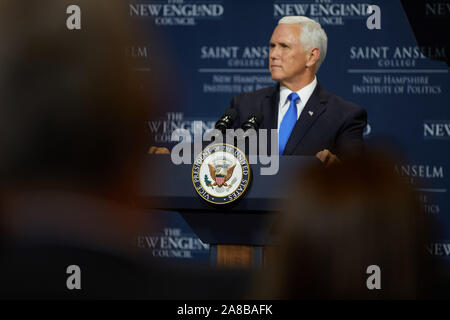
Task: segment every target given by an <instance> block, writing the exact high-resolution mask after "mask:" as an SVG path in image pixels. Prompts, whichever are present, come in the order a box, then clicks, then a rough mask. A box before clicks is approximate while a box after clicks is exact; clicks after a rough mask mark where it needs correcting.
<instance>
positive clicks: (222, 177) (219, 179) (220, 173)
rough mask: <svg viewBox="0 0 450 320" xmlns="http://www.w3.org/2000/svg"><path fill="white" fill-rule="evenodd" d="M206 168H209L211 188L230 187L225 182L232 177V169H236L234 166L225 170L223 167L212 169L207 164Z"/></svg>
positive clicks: (212, 167)
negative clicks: (211, 181)
mask: <svg viewBox="0 0 450 320" xmlns="http://www.w3.org/2000/svg"><path fill="white" fill-rule="evenodd" d="M208 167H209V174H210V175H211V177H212V179H213V180H214V182H213V183H212V184H211V187H215V186H218V187H219V188H220V187H222V186H225V187H228V188H231V185H228V184H227V181H228V180H230V178H231V176H232V175H233V171H234V168H235V167H236V164H234V165H233V166H231V167H229V168H225V167H223V166H217V167H214V166H212V165H211V164H209V163H208Z"/></svg>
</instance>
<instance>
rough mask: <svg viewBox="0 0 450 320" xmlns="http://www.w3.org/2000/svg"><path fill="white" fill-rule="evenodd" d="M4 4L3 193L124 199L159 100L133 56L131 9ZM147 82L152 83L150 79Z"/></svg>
mask: <svg viewBox="0 0 450 320" xmlns="http://www.w3.org/2000/svg"><path fill="white" fill-rule="evenodd" d="M71 4H72V2H71V1H64V0H63V1H48V0H39V1H35V0H30V1H13V0H11V1H9V0H7V1H2V5H1V7H2V9H1V10H0V34H1V38H2V49H1V50H0V70H1V71H0V103H1V106H2V107H1V108H0V136H1V138H0V147H1V150H2V157H1V160H0V173H1V175H2V181H3V183H4V185H3V187H8V188H11V187H14V188H16V187H18V188H22V187H30V186H33V187H35V186H38V185H39V186H44V185H45V186H46V187H48V186H52V187H57V188H62V189H66V188H67V189H77V190H84V191H85V192H86V193H95V194H100V195H102V196H107V197H114V199H116V200H119V199H121V198H126V197H127V196H128V194H129V193H130V192H131V191H133V188H132V186H133V183H134V181H133V179H134V178H135V177H136V173H137V170H136V168H138V167H139V161H140V159H142V154H144V153H145V151H146V149H147V148H148V146H146V143H145V140H144V139H145V137H144V128H145V120H147V119H148V113H149V112H151V111H152V110H151V108H152V102H151V101H150V100H149V97H152V92H149V91H147V92H145V94H144V92H143V90H140V86H141V84H142V83H141V80H142V79H139V78H138V76H140V75H139V74H138V73H137V72H135V71H133V70H132V68H131V64H130V60H129V59H128V58H127V57H126V54H125V52H126V47H127V46H130V45H133V44H135V43H137V42H138V41H139V36H140V35H139V34H138V33H137V32H136V31H135V30H134V29H133V26H132V25H131V23H130V19H127V18H128V17H127V16H126V14H127V12H128V11H127V6H126V3H124V2H123V1H115V0H113V1H110V0H99V1H88V0H80V1H77V2H76V4H77V5H78V6H79V7H80V9H81V29H80V30H69V29H68V28H67V27H66V19H68V18H69V16H70V14H67V13H66V9H67V7H69V5H71ZM146 75H148V74H146Z"/></svg>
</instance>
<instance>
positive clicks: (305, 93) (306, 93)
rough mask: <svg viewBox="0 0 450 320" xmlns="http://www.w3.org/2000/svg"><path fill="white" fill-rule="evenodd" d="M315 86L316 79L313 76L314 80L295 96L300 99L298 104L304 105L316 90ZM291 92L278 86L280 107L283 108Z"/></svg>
mask: <svg viewBox="0 0 450 320" xmlns="http://www.w3.org/2000/svg"><path fill="white" fill-rule="evenodd" d="M316 85H317V78H316V76H314V80H313V81H311V83H310V84H308V85H306V86H305V87H303V88H301V89H300V90H299V91H297V94H298V96H299V97H300V102H301V103H302V105H306V103H307V102H308V100H309V98H310V97H311V95H312V93H313V91H314V89H315V88H316ZM292 92H293V91H291V90H289V89H288V88H287V87H285V86H283V85H282V84H280V101H282V104H281V106H284V105H285V104H286V100H287V98H288V96H289V95H290V94H291V93H292Z"/></svg>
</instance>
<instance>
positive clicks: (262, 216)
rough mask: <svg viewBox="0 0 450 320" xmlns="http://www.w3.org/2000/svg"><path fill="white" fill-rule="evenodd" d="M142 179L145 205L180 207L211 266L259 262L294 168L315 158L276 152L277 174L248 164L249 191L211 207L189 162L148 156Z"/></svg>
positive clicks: (262, 260) (295, 171)
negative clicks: (204, 246) (203, 245)
mask: <svg viewBox="0 0 450 320" xmlns="http://www.w3.org/2000/svg"><path fill="white" fill-rule="evenodd" d="M147 157H148V159H147V160H146V163H145V167H144V174H143V176H142V180H141V183H140V186H139V187H140V195H139V199H138V201H139V204H140V205H141V206H143V207H144V208H145V209H158V210H170V211H178V212H179V213H180V214H181V216H182V217H183V219H184V220H185V221H186V223H187V224H188V225H189V226H190V227H191V229H192V230H193V231H194V232H195V233H196V234H197V236H198V237H199V238H200V240H201V241H202V242H203V243H207V244H209V245H210V260H211V264H213V265H217V266H219V267H225V266H231V267H250V266H261V265H263V264H265V261H266V262H267V259H269V256H270V249H269V247H270V246H271V245H273V244H274V243H276V234H273V232H272V231H273V230H272V229H273V227H274V225H275V223H276V219H277V212H278V211H280V210H281V209H282V206H283V203H285V200H286V199H287V196H286V195H287V188H288V187H289V185H290V184H292V182H293V181H292V179H294V178H295V177H297V176H298V172H299V171H300V170H303V169H304V168H305V167H309V166H311V165H313V164H314V163H317V162H319V160H318V159H317V158H315V157H303V156H280V158H279V171H278V173H277V174H276V175H261V174H260V168H261V167H267V166H268V165H261V164H252V165H251V175H252V176H251V182H250V185H249V187H248V189H247V192H246V193H245V194H244V195H243V196H242V197H241V198H240V199H238V200H237V201H235V202H233V203H231V204H225V205H214V204H211V203H209V202H206V201H204V200H203V199H201V198H200V196H199V195H198V194H197V192H196V191H195V189H194V186H193V182H192V164H180V165H175V164H173V163H172V161H171V159H170V155H148V156H147Z"/></svg>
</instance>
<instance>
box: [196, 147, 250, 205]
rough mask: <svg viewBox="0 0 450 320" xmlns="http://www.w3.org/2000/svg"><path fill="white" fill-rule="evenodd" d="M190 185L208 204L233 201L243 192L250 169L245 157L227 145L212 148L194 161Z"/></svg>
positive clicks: (246, 185) (248, 179) (245, 188)
mask: <svg viewBox="0 0 450 320" xmlns="http://www.w3.org/2000/svg"><path fill="white" fill-rule="evenodd" d="M192 182H193V184H194V188H195V190H196V191H197V193H198V194H199V195H200V197H202V198H203V199H205V200H206V201H208V202H211V203H215V204H225V203H230V202H233V201H236V200H237V199H239V198H240V197H241V196H242V195H243V194H244V193H245V191H246V190H247V187H248V185H249V182H250V166H249V164H248V161H247V157H246V156H245V154H243V153H242V151H240V150H239V149H237V148H235V147H234V146H232V145H229V144H222V143H217V144H212V145H209V146H208V147H206V148H205V149H204V150H203V151H202V153H200V154H199V155H198V156H197V158H196V159H195V162H194V166H193V167H192Z"/></svg>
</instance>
